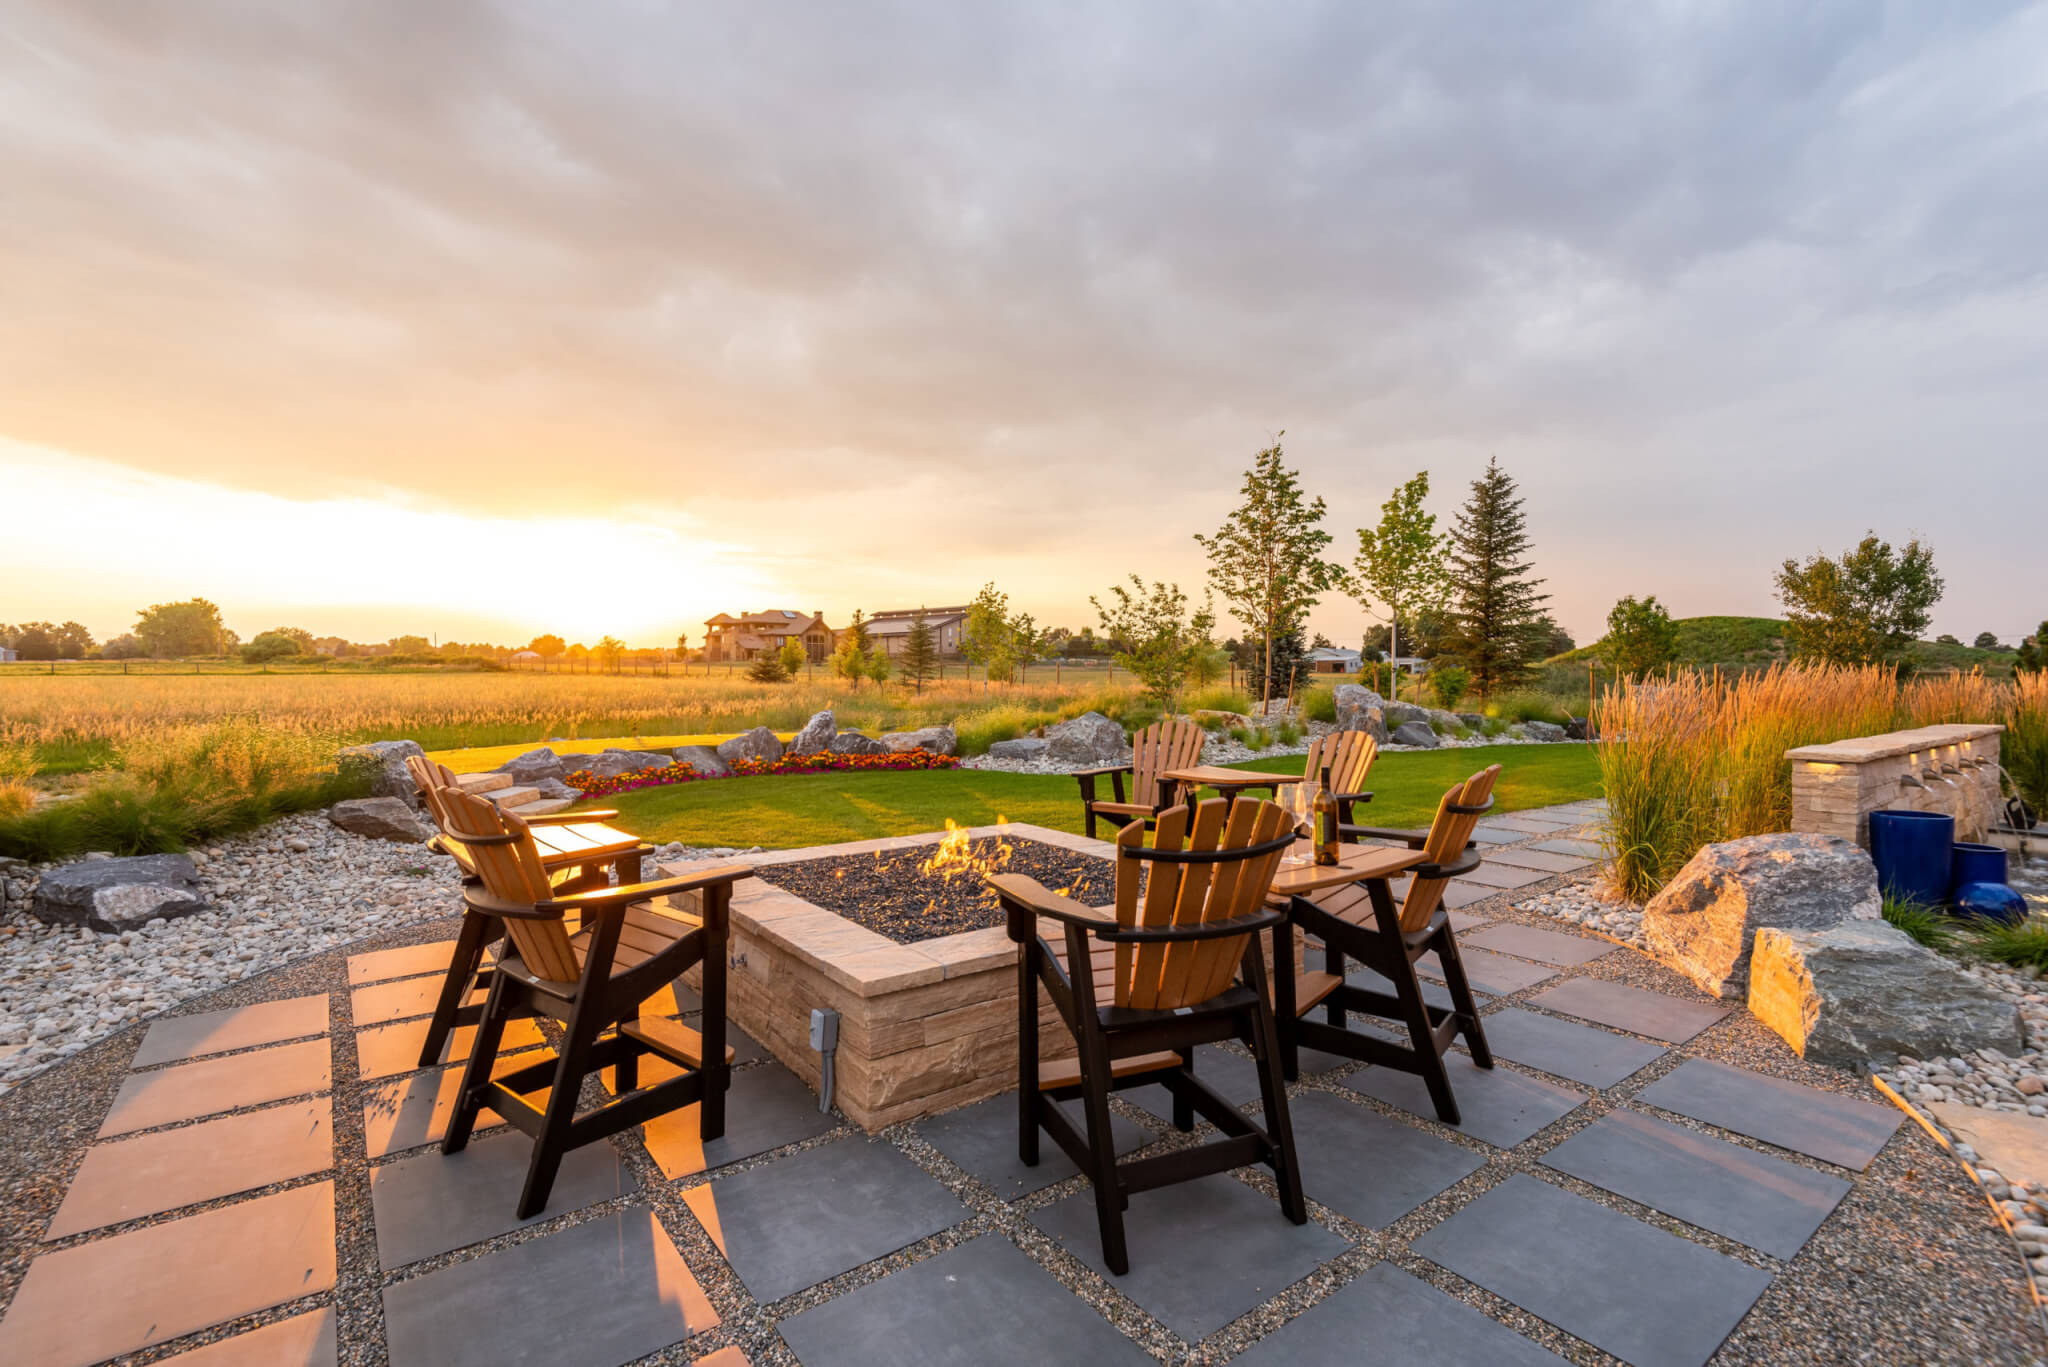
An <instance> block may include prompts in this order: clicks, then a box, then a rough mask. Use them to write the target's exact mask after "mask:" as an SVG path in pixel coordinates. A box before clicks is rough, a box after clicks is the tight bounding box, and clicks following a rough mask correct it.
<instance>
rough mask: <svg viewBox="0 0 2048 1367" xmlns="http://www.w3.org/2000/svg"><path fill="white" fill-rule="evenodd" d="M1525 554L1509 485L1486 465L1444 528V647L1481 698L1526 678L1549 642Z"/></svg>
mask: <svg viewBox="0 0 2048 1367" xmlns="http://www.w3.org/2000/svg"><path fill="white" fill-rule="evenodd" d="M1528 551H1529V533H1528V526H1527V521H1526V519H1525V518H1524V517H1523V515H1522V499H1521V497H1520V495H1519V494H1517V493H1516V491H1515V482H1514V480H1512V479H1510V478H1509V477H1508V476H1507V474H1506V473H1505V472H1504V471H1503V470H1502V469H1501V468H1500V463H1499V462H1498V461H1493V460H1490V461H1488V462H1487V463H1486V473H1485V474H1484V475H1482V476H1481V477H1480V478H1478V479H1475V480H1473V481H1472V495H1471V497H1470V498H1468V499H1466V500H1465V506H1464V507H1462V508H1460V509H1459V510H1458V520H1457V523H1456V525H1454V526H1453V527H1452V528H1451V553H1450V578H1451V603H1452V606H1451V621H1450V630H1449V631H1448V632H1447V633H1446V634H1445V637H1444V642H1443V650H1444V653H1445V654H1447V655H1449V656H1451V657H1452V658H1453V659H1455V660H1456V661H1457V662H1458V663H1459V664H1461V665H1463V666H1464V667H1465V668H1466V669H1467V670H1469V671H1470V672H1471V675H1472V689H1473V691H1474V692H1475V693H1477V694H1478V695H1479V697H1480V698H1482V699H1485V698H1491V697H1493V696H1494V695H1495V694H1498V693H1500V692H1503V691H1504V690H1507V689H1510V688H1513V687H1515V686H1516V685H1517V684H1519V683H1521V682H1522V681H1523V680H1524V679H1526V678H1527V677H1528V676H1529V668H1530V665H1531V664H1532V663H1533V662H1534V661H1536V660H1537V659H1539V658H1541V656H1542V652H1543V645H1544V642H1545V640H1546V639H1547V637H1548V628H1547V626H1546V624H1545V619H1544V615H1543V612H1542V605H1543V604H1544V603H1546V602H1548V601H1549V600H1550V595H1549V594H1547V593H1538V592H1537V589H1538V587H1539V586H1541V585H1542V583H1543V581H1542V580H1541V579H1534V578H1531V577H1530V575H1529V569H1530V565H1529V560H1528V558H1527V557H1528Z"/></svg>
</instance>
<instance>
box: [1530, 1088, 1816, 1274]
mask: <svg viewBox="0 0 2048 1367" xmlns="http://www.w3.org/2000/svg"><path fill="white" fill-rule="evenodd" d="M1543 1162H1544V1165H1545V1166H1546V1167H1552V1168H1556V1169H1557V1170H1558V1171H1559V1172H1565V1173H1570V1174H1571V1175H1572V1176H1574V1177H1577V1178H1579V1179H1580V1180H1582V1181H1586V1182H1591V1183H1592V1184H1593V1185H1594V1186H1596V1187H1600V1188H1602V1189H1604V1190H1607V1191H1611V1192H1613V1193H1614V1194H1615V1195H1617V1196H1626V1197H1627V1198H1628V1199H1629V1200H1631V1201H1636V1202H1639V1203H1640V1204H1642V1205H1646V1206H1648V1207H1650V1208H1651V1209H1652V1210H1661V1211H1663V1212H1664V1213H1665V1214H1666V1215H1675V1216H1677V1217H1678V1218H1679V1219H1681V1220H1684V1221H1685V1222H1686V1223H1687V1224H1693V1225H1698V1226H1699V1227H1700V1228H1701V1229H1711V1230H1713V1231H1714V1232H1715V1233H1716V1234H1725V1235H1726V1236H1728V1237H1729V1238H1731V1239H1733V1240H1735V1241H1736V1242H1738V1243H1744V1244H1748V1245H1749V1246H1750V1247H1751V1248H1754V1249H1756V1250H1758V1251H1759V1252H1762V1253H1768V1254H1770V1255H1771V1256H1772V1257H1773V1258H1781V1259H1786V1260H1789V1259H1791V1258H1792V1257H1794V1256H1795V1255H1796V1254H1797V1253H1798V1252H1799V1250H1800V1249H1801V1248H1803V1247H1805V1245H1806V1241H1807V1240H1808V1239H1810V1238H1812V1237H1813V1232H1814V1231H1815V1230H1817V1229H1819V1228H1820V1226H1821V1222H1822V1221H1823V1220H1825V1219H1827V1218H1828V1215H1829V1214H1830V1213H1831V1212H1832V1211H1833V1210H1834V1208H1835V1207H1836V1206H1837V1205H1838V1204H1840V1202H1841V1200H1842V1198H1843V1197H1844V1196H1847V1195H1848V1194H1849V1183H1847V1182H1845V1181H1843V1180H1842V1179H1841V1178H1839V1177H1831V1176H1829V1175H1828V1174H1827V1173H1824V1172H1815V1171H1814V1170H1813V1169H1812V1168H1804V1167H1801V1166H1800V1165H1799V1164H1797V1163H1788V1162H1786V1161H1785V1160H1784V1159H1782V1158H1773V1157H1771V1156H1770V1155H1769V1154H1762V1153H1757V1152H1756V1151H1755V1150H1753V1149H1745V1148H1743V1147H1742V1146H1741V1145H1740V1144H1730V1143H1729V1142H1728V1141H1727V1140H1725V1139H1716V1138H1714V1137H1713V1136H1712V1135H1705V1134H1701V1133H1699V1132H1698V1131H1697V1130H1689V1129H1686V1128H1685V1127H1684V1126H1683V1125H1673V1124H1671V1123H1670V1122H1669V1121H1664V1120H1658V1119H1656V1118H1655V1117H1653V1116H1647V1115H1638V1114H1636V1113H1635V1112H1633V1111H1613V1112H1610V1113H1609V1114H1607V1115H1604V1116H1602V1117H1601V1118H1600V1119H1598V1120H1596V1121H1594V1122H1593V1123H1592V1124H1591V1125H1588V1126H1587V1127H1586V1128H1585V1129H1583V1130H1580V1131H1579V1132H1578V1133H1577V1134H1575V1135H1573V1136H1572V1137H1571V1138H1570V1139H1567V1140H1565V1141H1564V1143H1562V1144H1560V1145H1558V1146H1557V1147H1556V1148H1554V1149H1552V1150H1551V1151H1550V1152H1549V1153H1547V1154H1545V1155H1544V1156H1543Z"/></svg>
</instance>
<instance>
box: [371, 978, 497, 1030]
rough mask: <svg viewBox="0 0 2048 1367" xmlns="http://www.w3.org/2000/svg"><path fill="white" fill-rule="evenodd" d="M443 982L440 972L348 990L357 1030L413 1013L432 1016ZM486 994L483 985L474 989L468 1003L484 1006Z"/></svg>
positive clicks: (409, 1015)
mask: <svg viewBox="0 0 2048 1367" xmlns="http://www.w3.org/2000/svg"><path fill="white" fill-rule="evenodd" d="M443 981H444V979H443V976H442V975H441V974H438V973H437V974H433V975H431V976H427V977H419V978H400V979H398V980H396V981H395V982H388V983H373V984H372V985H370V986H368V987H358V988H357V989H356V990H355V991H353V992H351V993H349V1004H348V1009H349V1015H350V1016H351V1017H352V1018H353V1019H354V1021H355V1025H356V1029H358V1030H360V1029H362V1028H363V1027H364V1026H369V1025H388V1024H390V1023H391V1022H392V1021H397V1020H405V1019H407V1018H409V1017H412V1016H426V1015H431V1014H433V1010H434V1004H435V1003H436V1002H438V1001H439V1000H440V999H441V984H442V982H443ZM487 995H489V994H488V993H486V992H485V991H484V990H483V989H482V988H477V989H474V990H472V991H471V992H470V994H469V996H468V998H467V1001H466V1003H465V1004H472V1003H473V1004H478V1005H481V1004H482V1002H483V1000H484V998H485V997H486V996H487Z"/></svg>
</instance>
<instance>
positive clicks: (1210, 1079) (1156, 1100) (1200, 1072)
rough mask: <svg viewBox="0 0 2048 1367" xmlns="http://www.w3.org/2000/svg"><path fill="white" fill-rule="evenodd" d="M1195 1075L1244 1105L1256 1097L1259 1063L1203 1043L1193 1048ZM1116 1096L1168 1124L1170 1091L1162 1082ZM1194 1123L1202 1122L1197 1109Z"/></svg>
mask: <svg viewBox="0 0 2048 1367" xmlns="http://www.w3.org/2000/svg"><path fill="white" fill-rule="evenodd" d="M1195 1076H1196V1077H1197V1078H1198V1079H1200V1080H1201V1082H1202V1084H1203V1085H1204V1086H1206V1087H1208V1088H1209V1090H1210V1091H1212V1092H1215V1093H1216V1094H1217V1095H1218V1096H1220V1097H1222V1098H1223V1099H1224V1100H1225V1101H1227V1102H1229V1103H1230V1104H1231V1105H1233V1106H1248V1105H1250V1104H1251V1103H1253V1102H1255V1101H1257V1100H1258V1099H1259V1065H1258V1064H1256V1063H1254V1062H1252V1061H1251V1060H1250V1059H1248V1058H1246V1057H1245V1056H1244V1055H1243V1054H1238V1053H1233V1052H1232V1051H1230V1050H1228V1049H1219V1048H1217V1047H1216V1046H1215V1045H1213V1044H1205V1045H1203V1046H1201V1047H1200V1048H1199V1049H1197V1050H1195ZM1116 1095H1118V1096H1121V1097H1122V1098H1123V1099H1124V1100H1126V1101H1128V1102H1130V1103H1131V1104H1132V1105H1133V1106H1136V1107H1138V1108H1139V1109H1141V1110H1144V1111H1148V1112H1150V1113H1151V1114H1153V1115H1156V1116H1158V1117H1159V1118H1160V1119H1161V1120H1164V1121H1165V1122H1167V1123H1168V1124H1169V1125H1170V1124H1172V1123H1173V1093H1171V1092H1169V1091H1167V1090H1166V1087H1165V1086H1164V1084H1161V1083H1157V1082H1155V1083H1151V1084H1149V1085H1147V1086H1143V1087H1133V1088H1131V1089H1130V1090H1129V1091H1126V1092H1118V1093H1116ZM1195 1123H1196V1124H1197V1125H1199V1124H1201V1123H1202V1117H1201V1114H1200V1112H1197V1113H1196V1115H1195Z"/></svg>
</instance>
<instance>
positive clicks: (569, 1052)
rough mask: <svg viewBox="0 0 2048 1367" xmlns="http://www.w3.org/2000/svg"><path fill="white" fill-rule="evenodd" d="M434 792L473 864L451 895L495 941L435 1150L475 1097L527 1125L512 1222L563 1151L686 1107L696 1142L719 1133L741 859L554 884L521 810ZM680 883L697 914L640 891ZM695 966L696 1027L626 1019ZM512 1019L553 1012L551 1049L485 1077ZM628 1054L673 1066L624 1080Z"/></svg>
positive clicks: (452, 1136)
mask: <svg viewBox="0 0 2048 1367" xmlns="http://www.w3.org/2000/svg"><path fill="white" fill-rule="evenodd" d="M442 802H443V805H444V808H445V810H446V812H447V816H448V821H449V838H450V839H451V840H453V841H455V842H456V843H458V844H460V845H462V846H463V847H464V849H465V850H466V851H467V852H468V854H469V855H470V856H471V858H473V859H474V861H475V863H476V870H477V882H476V884H475V885H472V886H466V887H465V888H464V890H463V898H464V900H465V901H466V902H468V904H469V905H470V906H471V907H473V908H474V909H476V910H477V911H479V912H482V913H484V914H486V915H489V916H494V917H497V918H499V919H500V920H501V921H502V922H503V923H504V927H505V933H506V945H505V950H504V953H503V954H502V956H501V957H500V958H499V960H498V967H497V973H496V974H495V976H494V977H493V978H492V981H491V994H490V997H489V999H488V1000H486V1002H485V1003H484V1010H483V1019H482V1021H481V1022H480V1023H479V1024H478V1026H477V1033H476V1042H475V1044H474V1046H473V1047H472V1048H471V1050H470V1054H469V1063H468V1064H467V1066H466V1067H465V1068H464V1070H463V1074H462V1091H461V1093H460V1095H459V1097H458V1098H457V1101H456V1104H455V1113H454V1115H453V1116H452V1117H451V1118H450V1120H449V1122H448V1134H447V1137H446V1138H445V1139H443V1140H442V1142H441V1152H442V1153H444V1154H450V1153H460V1152H461V1151H462V1149H463V1147H464V1146H465V1145H467V1144H468V1143H469V1135H470V1130H471V1128H472V1127H473V1126H474V1125H475V1124H476V1117H477V1112H478V1111H480V1110H483V1109H485V1108H489V1109H490V1110H493V1111H496V1112H497V1113H498V1114H499V1115H501V1116H503V1117H504V1118H505V1119H506V1120H508V1121H510V1122H511V1123H512V1124H513V1125H514V1126H515V1127H517V1128H518V1129H519V1130H521V1131H523V1132H524V1133H526V1134H527V1135H529V1136H531V1137H532V1139H533V1141H534V1143H533V1159H532V1161H531V1163H530V1164H529V1165H528V1167H527V1173H526V1185H525V1188H524V1189H523V1190H522V1191H521V1192H520V1196H519V1210H518V1213H519V1218H520V1219H522V1220H524V1219H528V1218H530V1217H532V1216H533V1215H536V1214H538V1213H539V1212H540V1210H541V1209H542V1208H543V1207H544V1206H546V1205H547V1201H548V1192H549V1191H550V1190H551V1189H552V1188H553V1186H554V1181H555V1172H556V1170H557V1169H558V1168H559V1167H560V1166H561V1162H562V1156H563V1155H564V1154H565V1153H567V1152H568V1151H569V1150H570V1149H574V1148H579V1147H581V1146H582V1145H584V1144H589V1143H592V1142H594V1141H596V1140H599V1139H603V1138H604V1137H606V1136H607V1135H612V1134H617V1133H618V1132H619V1131H620V1130H623V1129H627V1128H629V1127H631V1126H634V1125H638V1124H640V1123H642V1122H643V1121H647V1120H651V1119H653V1118H654V1117H655V1116H658V1115H663V1114H666V1113H667V1112H669V1111H672V1110H675V1109H676V1108H677V1107H680V1106H689V1105H693V1104H694V1105H697V1106H698V1108H699V1110H698V1120H699V1124H700V1127H701V1134H702V1137H703V1138H704V1140H706V1141H707V1142H708V1141H710V1140H713V1139H717V1138H718V1137H719V1136H721V1135H723V1134H724V1133H725V1093H726V1088H727V1087H728V1085H729V1084H730V1081H731V1064H732V1058H733V1051H732V1050H731V1049H730V1048H728V1047H727V1046H726V1043H725V969H726V961H725V955H726V927H727V914H728V909H729V907H730V904H731V897H732V885H733V884H734V883H736V882H738V881H739V880H740V879H742V878H751V877H753V870H752V869H750V868H748V867H747V866H746V865H744V864H728V865H724V866H721V867H718V868H714V869H707V870H704V871H703V872H699V873H692V874H689V875H687V876H685V877H681V878H664V879H660V880H657V881H655V882H652V883H639V884H629V885H626V886H623V887H609V886H607V887H602V888H590V889H587V890H583V891H578V892H571V893H566V894H564V893H562V892H561V891H560V890H559V889H557V888H556V887H555V886H554V885H553V883H552V882H550V880H549V878H548V873H547V870H546V869H545V868H543V867H542V866H541V861H540V852H539V849H538V847H537V846H536V845H535V843H534V839H533V832H532V831H531V830H530V829H529V828H528V826H527V824H526V823H525V822H524V821H521V820H520V819H519V818H518V817H516V816H513V815H511V814H510V813H507V812H501V811H499V810H498V809H497V808H496V807H494V806H492V805H491V804H490V803H488V802H486V801H484V800H483V799H482V798H480V797H475V796H473V795H471V794H469V793H463V792H451V793H444V794H443V797H442ZM682 893H694V894H696V895H697V896H696V902H697V907H698V914H696V915H694V916H691V915H686V914H685V913H682V912H678V911H675V910H673V909H671V910H663V909H660V908H659V907H657V906H656V905H654V904H653V900H652V899H656V898H668V897H672V896H675V895H677V894H682ZM570 911H576V912H579V913H581V915H582V919H583V928H582V929H581V930H580V931H577V932H575V933H574V934H571V933H570V931H569V928H568V926H567V925H565V924H564V922H563V917H564V915H565V914H566V913H568V912H570ZM698 965H702V966H703V982H702V986H701V988H700V990H701V992H702V994H703V997H704V1013H703V1016H702V1018H701V1019H702V1022H703V1026H704V1029H703V1033H702V1035H701V1036H700V1035H699V1034H698V1032H697V1031H695V1030H691V1029H690V1028H688V1027H687V1026H684V1025H682V1024H679V1023H678V1022H676V1021H672V1020H667V1019H665V1018H659V1017H657V1018H654V1019H649V1020H644V1021H643V1020H641V1019H640V1018H639V1016H640V1004H641V1003H642V1002H644V1001H646V1000H647V998H648V997H650V996H652V995H653V994H654V993H655V992H657V991H659V990H660V989H662V988H664V987H666V986H668V985H669V984H670V983H672V982H674V981H675V980H676V979H677V978H678V977H680V976H682V974H683V973H684V971H685V970H687V969H690V968H693V967H696V966H698ZM519 1016H548V1017H552V1018H553V1019H555V1020H559V1021H561V1022H563V1030H562V1043H561V1048H560V1051H559V1052H558V1053H557V1055H556V1057H555V1058H553V1059H550V1060H547V1061H546V1062H543V1063H536V1064H533V1065H531V1066H529V1067H525V1068H520V1069H517V1070H515V1071H513V1072H509V1073H506V1074H505V1075H504V1076H502V1077H498V1078H495V1079H494V1078H493V1077H492V1076H491V1067H492V1065H493V1064H494V1063H495V1062H496V1060H497V1053H498V1044H499V1041H500V1040H501V1039H502V1038H503V1036H504V1032H505V1025H506V1023H507V1022H508V1021H510V1020H512V1019H514V1018H515V1017H519ZM608 1030H609V1031H612V1033H611V1034H608V1035H607V1034H605V1032H606V1031H608ZM642 1054H655V1055H658V1056H660V1057H661V1058H664V1059H667V1060H668V1061H669V1062H670V1063H673V1064H675V1065H676V1066H677V1067H679V1068H681V1069H683V1072H682V1073H681V1074H680V1075H678V1076H676V1077H673V1078H671V1079H669V1080H668V1081H667V1082H663V1083H661V1084H659V1085H658V1086H654V1087H649V1088H647V1089H646V1090H644V1091H642V1090H638V1083H639V1060H640V1056H641V1055H642ZM604 1068H614V1069H616V1070H617V1071H616V1073H615V1074H614V1079H615V1081H616V1083H617V1090H618V1099H617V1100H615V1101H612V1102H609V1103H607V1104H605V1105H602V1106H599V1107H597V1108H596V1109H594V1110H591V1111H588V1112H585V1113H584V1114H582V1115H578V1114H577V1113H576V1104H577V1099H578V1096H579V1094H580V1093H581V1091H582V1089H583V1079H584V1078H585V1077H586V1076H587V1075H589V1074H591V1073H594V1072H597V1071H599V1070H601V1069H604ZM543 1083H546V1084H548V1087H549V1091H548V1099H547V1108H546V1109H545V1110H541V1109H538V1108H536V1107H534V1106H533V1105H532V1104H531V1103H529V1102H527V1101H526V1100H525V1099H524V1097H523V1096H522V1095H521V1094H522V1093H525V1092H530V1091H533V1090H534V1089H536V1088H537V1087H539V1086H540V1085H541V1084H543Z"/></svg>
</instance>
